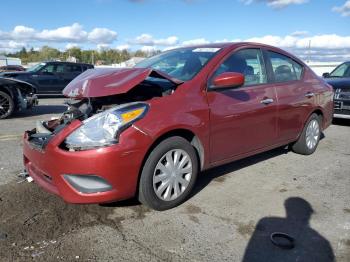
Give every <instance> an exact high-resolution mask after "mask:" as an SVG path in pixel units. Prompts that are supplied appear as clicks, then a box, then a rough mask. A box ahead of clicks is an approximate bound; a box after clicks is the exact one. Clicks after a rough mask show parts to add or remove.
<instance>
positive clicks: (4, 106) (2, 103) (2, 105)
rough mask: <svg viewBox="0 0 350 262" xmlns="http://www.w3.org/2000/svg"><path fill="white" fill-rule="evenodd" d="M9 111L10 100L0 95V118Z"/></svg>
mask: <svg viewBox="0 0 350 262" xmlns="http://www.w3.org/2000/svg"><path fill="white" fill-rule="evenodd" d="M10 110H11V104H10V100H9V99H8V98H7V97H5V96H2V95H1V94H0V117H2V116H5V115H7V114H8V113H9V111H10Z"/></svg>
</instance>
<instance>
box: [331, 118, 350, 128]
mask: <svg viewBox="0 0 350 262" xmlns="http://www.w3.org/2000/svg"><path fill="white" fill-rule="evenodd" d="M332 124H333V125H337V126H350V119H343V118H333V121H332Z"/></svg>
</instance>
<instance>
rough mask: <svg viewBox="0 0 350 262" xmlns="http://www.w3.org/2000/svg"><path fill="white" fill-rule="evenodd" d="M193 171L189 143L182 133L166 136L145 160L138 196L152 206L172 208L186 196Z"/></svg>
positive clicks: (194, 175) (195, 162)
mask: <svg viewBox="0 0 350 262" xmlns="http://www.w3.org/2000/svg"><path fill="white" fill-rule="evenodd" d="M197 173H198V159H197V155H196V152H195V149H194V148H193V146H192V145H191V144H190V143H189V142H188V141H187V140H186V139H184V138H182V137H171V138H168V139H166V140H164V141H162V142H161V143H160V144H159V145H157V146H156V147H155V148H154V150H153V151H152V152H151V154H150V155H149V157H148V158H147V160H146V162H145V165H144V167H143V169H142V173H141V178H140V185H139V200H140V201H141V202H142V203H143V204H145V205H147V206H149V207H150V208H153V209H155V210H166V209H170V208H173V207H175V206H177V205H179V204H181V203H182V202H183V201H185V200H186V199H187V197H188V196H189V194H190V193H191V191H192V189H193V186H194V184H195V181H196V178H197Z"/></svg>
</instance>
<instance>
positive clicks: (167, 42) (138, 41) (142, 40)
mask: <svg viewBox="0 0 350 262" xmlns="http://www.w3.org/2000/svg"><path fill="white" fill-rule="evenodd" d="M178 41H179V40H178V38H177V37H176V36H169V37H167V38H164V39H155V38H153V36H152V35H150V34H142V35H139V36H137V37H136V38H135V39H133V40H130V41H129V43H130V44H134V45H144V46H154V45H160V46H172V45H176V44H177V43H178Z"/></svg>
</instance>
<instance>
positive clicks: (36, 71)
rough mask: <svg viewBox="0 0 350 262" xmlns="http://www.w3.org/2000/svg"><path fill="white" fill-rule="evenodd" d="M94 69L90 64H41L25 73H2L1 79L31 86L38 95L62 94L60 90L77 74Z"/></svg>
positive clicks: (56, 62)
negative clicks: (26, 83)
mask: <svg viewBox="0 0 350 262" xmlns="http://www.w3.org/2000/svg"><path fill="white" fill-rule="evenodd" d="M92 68H94V66H93V65H90V64H81V63H69V62H58V61H55V62H43V63H40V64H37V65H35V66H34V67H32V68H30V69H28V70H27V71H25V72H4V73H2V74H1V76H3V77H11V78H16V79H19V80H22V81H25V82H28V83H30V84H32V85H33V86H34V87H35V89H36V93H38V94H62V90H63V89H64V88H65V87H66V85H67V84H68V83H69V82H70V81H72V80H73V79H74V78H75V77H77V76H78V75H79V74H81V73H82V72H84V71H85V70H87V69H92Z"/></svg>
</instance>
